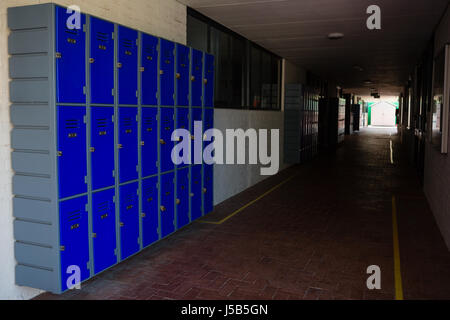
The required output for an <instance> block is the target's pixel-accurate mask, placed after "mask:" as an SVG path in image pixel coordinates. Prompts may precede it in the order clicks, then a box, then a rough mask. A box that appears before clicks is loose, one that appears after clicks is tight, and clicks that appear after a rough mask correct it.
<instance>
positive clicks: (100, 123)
mask: <svg viewBox="0 0 450 320" xmlns="http://www.w3.org/2000/svg"><path fill="white" fill-rule="evenodd" d="M96 121H97V127H99V128H106V127H108V119H96Z"/></svg>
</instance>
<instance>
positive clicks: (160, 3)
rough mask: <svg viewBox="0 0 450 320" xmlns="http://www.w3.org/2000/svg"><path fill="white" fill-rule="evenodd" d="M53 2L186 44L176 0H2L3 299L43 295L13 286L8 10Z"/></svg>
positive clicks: (0, 193)
mask: <svg viewBox="0 0 450 320" xmlns="http://www.w3.org/2000/svg"><path fill="white" fill-rule="evenodd" d="M49 2H54V3H57V4H60V5H64V6H69V5H72V4H75V5H78V6H80V8H81V11H82V12H85V13H89V14H92V15H95V16H98V17H100V18H104V19H107V20H110V21H113V22H116V23H120V24H123V25H126V26H129V27H132V28H135V29H138V30H141V31H144V32H148V33H150V34H154V35H157V36H160V37H163V38H166V39H169V40H173V41H176V42H179V43H183V44H185V43H186V6H184V5H182V4H180V3H178V2H177V1H175V0H56V1H43V0H1V1H0V208H1V211H0V257H2V261H1V263H0V299H29V298H31V297H33V296H35V295H37V294H39V293H40V291H38V290H35V289H30V288H24V287H18V286H16V285H15V284H14V267H15V264H16V262H15V259H14V237H13V216H12V190H11V187H12V186H11V181H12V175H13V171H12V168H11V143H10V139H11V138H10V131H11V128H12V127H11V123H10V120H9V119H10V116H9V109H10V103H9V85H8V82H9V70H8V45H7V40H8V33H9V32H8V29H7V16H6V13H7V8H8V7H11V6H21V5H30V4H40V3H49Z"/></svg>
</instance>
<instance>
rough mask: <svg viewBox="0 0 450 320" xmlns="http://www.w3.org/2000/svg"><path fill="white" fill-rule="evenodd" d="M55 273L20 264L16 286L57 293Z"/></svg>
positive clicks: (17, 269) (17, 268) (17, 267)
mask: <svg viewBox="0 0 450 320" xmlns="http://www.w3.org/2000/svg"><path fill="white" fill-rule="evenodd" d="M55 278H57V277H56V276H55V271H51V270H46V269H40V268H35V267H31V266H25V265H21V264H18V265H17V266H16V284H17V285H19V286H27V287H32V288H38V289H41V290H45V291H52V292H55V291H56V290H57V289H56V288H57V283H56V281H55Z"/></svg>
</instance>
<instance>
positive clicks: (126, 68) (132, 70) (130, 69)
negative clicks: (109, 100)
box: [117, 26, 138, 105]
mask: <svg viewBox="0 0 450 320" xmlns="http://www.w3.org/2000/svg"><path fill="white" fill-rule="evenodd" d="M137 37H138V33H137V31H136V30H132V29H129V28H126V27H122V26H119V53H118V59H119V62H118V63H117V68H118V69H119V70H118V74H119V104H128V105H136V104H137V82H138V75H137V71H138V70H137V69H138V61H137V57H138V54H137Z"/></svg>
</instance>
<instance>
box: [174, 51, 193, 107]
mask: <svg viewBox="0 0 450 320" xmlns="http://www.w3.org/2000/svg"><path fill="white" fill-rule="evenodd" d="M189 51H190V49H189V48H188V47H186V46H183V45H182V44H177V64H176V65H177V72H176V79H177V106H189Z"/></svg>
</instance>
